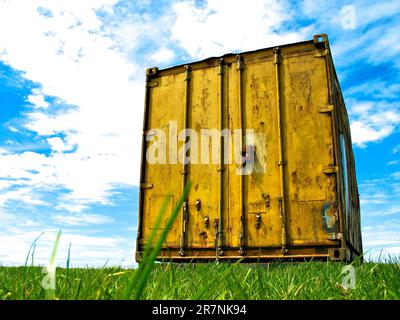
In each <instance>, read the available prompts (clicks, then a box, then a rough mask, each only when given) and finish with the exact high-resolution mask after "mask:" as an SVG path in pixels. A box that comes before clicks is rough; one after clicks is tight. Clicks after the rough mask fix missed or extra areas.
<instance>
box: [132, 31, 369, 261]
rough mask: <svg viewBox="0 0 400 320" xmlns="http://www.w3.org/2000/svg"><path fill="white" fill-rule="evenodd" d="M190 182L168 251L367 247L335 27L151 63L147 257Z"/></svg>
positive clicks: (196, 253)
mask: <svg viewBox="0 0 400 320" xmlns="http://www.w3.org/2000/svg"><path fill="white" fill-rule="evenodd" d="M185 129H186V130H185ZM185 148H186V149H185ZM188 181H191V183H192V188H191V190H190V192H189V195H188V198H187V199H186V201H185V202H184V205H183V208H182V212H181V213H180V215H179V217H178V219H177V220H176V221H175V222H174V224H173V225H172V227H171V228H170V230H169V233H168V236H167V239H166V241H165V242H164V244H163V248H162V251H161V253H160V256H159V259H164V258H165V259H172V260H174V261H197V260H211V259H216V258H217V259H221V260H224V259H226V260H237V259H245V260H255V261H257V260H267V259H272V258H285V259H292V258H293V259H298V258H300V259H303V258H323V259H330V260H347V261H350V260H352V259H353V258H354V257H355V256H358V255H360V254H362V241H361V230H360V207H359V197H358V190H357V182H356V173H355V164H354V157H353V152H352V143H351V136H350V128H349V120H348V116H347V112H346V108H345V104H344V101H343V97H342V94H341V90H340V86H339V83H338V79H337V76H336V72H335V69H334V65H333V61H332V56H331V52H330V49H329V42H328V38H327V36H326V35H325V34H320V35H315V36H314V38H313V40H310V41H305V42H300V43H294V44H288V45H283V46H280V47H276V48H267V49H261V50H256V51H251V52H244V53H241V54H227V55H224V56H222V57H218V58H209V59H206V60H202V61H198V62H194V63H190V64H188V65H179V66H175V67H171V68H167V69H163V70H159V69H158V68H150V69H148V70H147V79H146V98H145V114H144V131H143V145H142V164H141V181H140V182H141V183H140V198H139V226H138V236H137V250H136V260H137V261H140V260H141V258H142V253H143V250H144V247H145V246H146V242H147V240H148V237H149V234H150V232H151V231H152V230H153V229H152V228H153V227H154V224H155V220H156V218H157V214H158V212H159V210H160V207H161V204H162V202H163V201H164V199H165V197H166V196H168V195H169V197H170V201H169V207H168V210H167V213H168V214H167V216H166V217H163V219H164V222H165V220H166V219H167V218H168V216H169V215H170V212H171V210H172V208H173V207H174V205H175V203H176V201H177V200H178V198H179V197H180V195H181V194H182V191H183V187H184V185H185V184H186V183H187V182H188Z"/></svg>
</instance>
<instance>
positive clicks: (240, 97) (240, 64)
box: [236, 54, 246, 256]
mask: <svg viewBox="0 0 400 320" xmlns="http://www.w3.org/2000/svg"><path fill="white" fill-rule="evenodd" d="M236 58H237V61H236V63H237V78H238V89H237V90H238V106H239V126H240V129H241V137H240V143H239V146H238V148H239V152H240V155H241V154H242V151H243V146H244V143H245V141H244V130H245V126H244V116H243V112H244V110H243V94H242V69H243V62H242V57H241V56H240V54H238V55H237V56H236ZM244 165H245V164H240V166H241V169H244ZM241 173H242V174H241V175H240V186H239V188H240V191H239V192H240V194H239V201H240V238H239V243H240V247H239V254H240V255H241V256H243V255H244V254H245V240H244V239H245V219H246V215H245V210H246V209H245V203H244V198H245V196H244V178H245V176H244V174H243V172H241Z"/></svg>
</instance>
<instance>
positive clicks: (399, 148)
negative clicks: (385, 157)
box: [393, 144, 400, 154]
mask: <svg viewBox="0 0 400 320" xmlns="http://www.w3.org/2000/svg"><path fill="white" fill-rule="evenodd" d="M397 152H400V144H399V145H397V146H395V147H394V148H393V154H396V153H397Z"/></svg>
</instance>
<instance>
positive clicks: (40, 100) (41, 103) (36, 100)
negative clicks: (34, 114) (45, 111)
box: [28, 93, 49, 108]
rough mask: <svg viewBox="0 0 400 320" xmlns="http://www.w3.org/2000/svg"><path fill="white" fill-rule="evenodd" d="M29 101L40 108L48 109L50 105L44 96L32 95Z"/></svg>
mask: <svg viewBox="0 0 400 320" xmlns="http://www.w3.org/2000/svg"><path fill="white" fill-rule="evenodd" d="M28 101H29V102H30V103H31V104H33V105H34V106H35V107H38V108H47V107H48V106H49V104H48V103H47V101H45V99H44V96H43V95H42V94H38V93H36V94H30V95H29V96H28Z"/></svg>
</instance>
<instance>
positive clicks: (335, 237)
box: [328, 233, 343, 240]
mask: <svg viewBox="0 0 400 320" xmlns="http://www.w3.org/2000/svg"><path fill="white" fill-rule="evenodd" d="M328 239H329V240H341V239H343V233H328Z"/></svg>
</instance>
